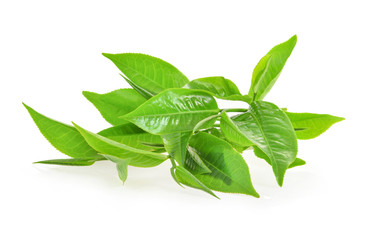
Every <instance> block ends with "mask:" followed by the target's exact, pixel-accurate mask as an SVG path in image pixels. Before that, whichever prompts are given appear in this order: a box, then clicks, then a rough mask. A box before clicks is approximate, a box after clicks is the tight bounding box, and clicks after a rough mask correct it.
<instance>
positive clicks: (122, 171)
mask: <svg viewBox="0 0 374 240" xmlns="http://www.w3.org/2000/svg"><path fill="white" fill-rule="evenodd" d="M103 156H104V157H105V158H106V159H108V160H110V161H112V162H114V163H115V164H116V167H117V171H118V177H119V178H120V179H121V181H122V182H123V183H124V182H125V181H126V179H127V169H128V166H129V164H130V160H129V159H124V158H118V157H116V156H111V155H105V154H103Z"/></svg>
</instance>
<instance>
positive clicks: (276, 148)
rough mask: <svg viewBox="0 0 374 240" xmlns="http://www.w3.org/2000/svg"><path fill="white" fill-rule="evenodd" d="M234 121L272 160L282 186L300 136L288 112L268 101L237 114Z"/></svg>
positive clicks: (260, 102)
mask: <svg viewBox="0 0 374 240" xmlns="http://www.w3.org/2000/svg"><path fill="white" fill-rule="evenodd" d="M234 120H235V121H233V123H234V124H235V125H236V126H237V127H238V129H240V131H241V132H242V133H243V135H244V136H245V137H246V138H247V139H248V140H249V141H251V142H252V143H253V144H254V145H256V146H257V147H258V148H260V149H261V150H262V151H263V152H264V153H265V154H266V155H267V156H268V157H269V158H270V161H271V165H272V167H273V171H274V174H275V177H276V179H277V182H278V184H279V185H280V186H282V184H283V179H284V174H285V172H286V170H287V169H288V167H289V165H290V164H291V163H292V162H293V161H294V160H295V158H296V154H297V139H296V135H295V131H294V129H293V127H292V124H291V122H290V120H289V119H288V117H287V115H286V114H285V113H284V112H283V111H282V110H281V109H279V108H278V107H277V106H276V105H274V104H272V103H269V102H262V101H258V102H253V103H251V105H250V108H249V111H248V112H246V113H243V114H240V115H237V116H235V119H234Z"/></svg>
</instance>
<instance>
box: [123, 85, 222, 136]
mask: <svg viewBox="0 0 374 240" xmlns="http://www.w3.org/2000/svg"><path fill="white" fill-rule="evenodd" d="M218 112H219V109H218V106H217V103H216V101H215V100H214V98H213V97H212V96H211V95H209V94H207V93H204V92H201V91H198V90H191V89H170V90H166V91H163V92H162V93H160V94H158V95H157V96H155V97H153V98H151V99H149V100H148V101H147V102H145V103H143V104H142V105H140V106H139V107H138V108H137V109H135V110H134V111H133V112H131V113H129V114H127V115H125V116H123V118H124V119H126V120H128V121H130V122H132V123H134V124H136V125H137V126H138V127H140V128H142V129H144V130H145V131H147V132H149V133H152V134H157V135H165V134H170V133H176V132H188V131H193V129H194V127H195V126H196V125H197V123H198V122H200V121H201V120H203V119H205V118H207V117H209V116H212V115H215V114H217V113H218Z"/></svg>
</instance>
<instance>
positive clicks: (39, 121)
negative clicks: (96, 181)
mask: <svg viewBox="0 0 374 240" xmlns="http://www.w3.org/2000/svg"><path fill="white" fill-rule="evenodd" d="M23 105H24V106H25V107H26V109H27V111H28V112H29V113H30V115H31V117H32V119H33V120H34V122H35V124H36V125H37V126H38V128H39V130H40V132H41V133H42V134H43V136H44V137H45V138H46V139H47V140H48V141H49V142H50V143H51V144H52V145H53V146H54V147H55V148H56V149H57V150H59V151H60V152H62V153H64V154H66V155H68V156H70V157H73V158H90V157H99V155H98V154H97V152H96V151H95V150H94V149H93V148H92V147H90V146H89V145H88V144H87V143H86V141H85V140H84V138H83V137H82V136H81V134H80V133H79V132H78V131H77V130H76V129H75V128H74V127H72V126H69V125H67V124H64V123H61V122H58V121H55V120H53V119H51V118H48V117H46V116H43V115H42V114H40V113H38V112H37V111H35V110H34V109H32V108H31V107H29V106H27V105H26V104H24V103H23Z"/></svg>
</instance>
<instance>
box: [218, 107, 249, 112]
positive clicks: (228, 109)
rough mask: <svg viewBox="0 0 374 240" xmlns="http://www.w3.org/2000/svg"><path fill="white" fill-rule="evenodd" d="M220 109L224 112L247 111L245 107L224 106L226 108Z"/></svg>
mask: <svg viewBox="0 0 374 240" xmlns="http://www.w3.org/2000/svg"><path fill="white" fill-rule="evenodd" d="M221 111H225V112H246V111H248V109H247V108H226V109H221Z"/></svg>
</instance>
